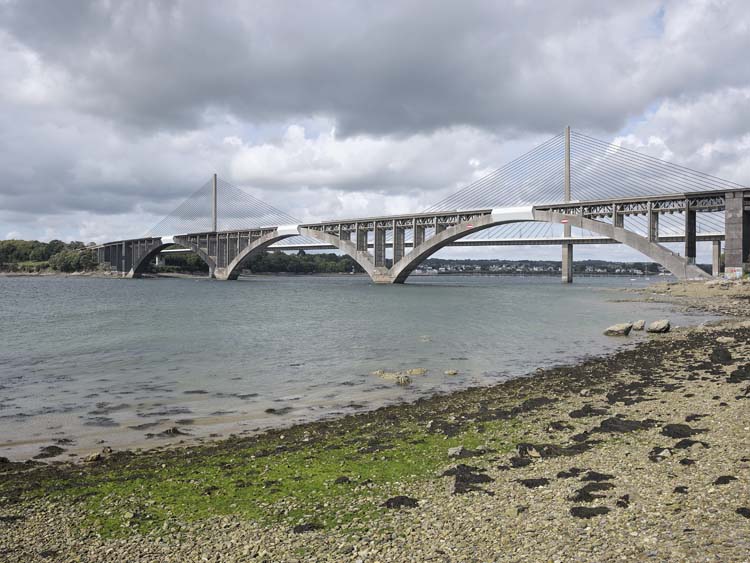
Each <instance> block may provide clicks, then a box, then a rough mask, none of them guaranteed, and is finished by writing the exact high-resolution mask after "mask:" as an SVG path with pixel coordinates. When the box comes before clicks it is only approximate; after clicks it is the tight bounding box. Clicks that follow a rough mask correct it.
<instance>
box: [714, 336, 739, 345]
mask: <svg viewBox="0 0 750 563" xmlns="http://www.w3.org/2000/svg"><path fill="white" fill-rule="evenodd" d="M716 342H718V343H719V344H732V343H733V342H736V339H735V337H734V336H719V337H718V338H717V339H716Z"/></svg>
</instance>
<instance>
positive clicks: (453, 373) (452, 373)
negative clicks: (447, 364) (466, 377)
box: [443, 369, 458, 375]
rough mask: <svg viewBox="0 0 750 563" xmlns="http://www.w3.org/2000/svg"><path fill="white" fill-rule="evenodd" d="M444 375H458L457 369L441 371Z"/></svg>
mask: <svg viewBox="0 0 750 563" xmlns="http://www.w3.org/2000/svg"><path fill="white" fill-rule="evenodd" d="M443 373H444V374H445V375H458V370H457V369H447V370H445V371H444V372H443Z"/></svg>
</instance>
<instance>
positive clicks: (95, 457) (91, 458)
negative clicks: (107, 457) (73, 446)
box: [83, 453, 102, 463]
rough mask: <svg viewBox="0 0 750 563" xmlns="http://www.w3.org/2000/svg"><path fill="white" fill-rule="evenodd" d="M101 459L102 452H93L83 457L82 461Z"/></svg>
mask: <svg viewBox="0 0 750 563" xmlns="http://www.w3.org/2000/svg"><path fill="white" fill-rule="evenodd" d="M101 459H102V454H100V453H94V454H90V455H87V456H86V457H85V458H83V461H85V462H87V463H93V462H95V461H101Z"/></svg>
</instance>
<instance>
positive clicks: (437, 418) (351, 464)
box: [0, 284, 750, 561]
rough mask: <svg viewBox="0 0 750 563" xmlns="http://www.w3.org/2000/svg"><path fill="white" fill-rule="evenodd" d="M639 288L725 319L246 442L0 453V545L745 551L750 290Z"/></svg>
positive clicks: (247, 550)
mask: <svg viewBox="0 0 750 563" xmlns="http://www.w3.org/2000/svg"><path fill="white" fill-rule="evenodd" d="M722 287H726V289H722ZM633 298H637V299H654V300H657V299H658V300H661V299H663V300H667V301H669V302H670V303H673V304H674V305H677V306H680V307H688V308H689V307H701V308H705V309H710V310H712V311H713V312H715V313H720V314H724V315H731V316H732V317H733V318H730V319H728V320H725V321H721V322H717V323H711V326H701V327H695V328H692V329H684V330H679V331H677V332H674V333H670V334H667V335H660V336H654V337H652V338H650V339H649V340H647V341H645V342H643V343H641V344H638V345H637V346H636V347H635V348H633V349H629V350H624V351H621V352H619V353H616V354H613V355H611V356H608V357H603V358H598V359H591V360H588V361H586V362H583V363H580V364H578V365H574V366H568V367H562V368H556V369H552V370H546V371H542V370H539V371H538V373H535V374H534V375H533V377H528V378H522V379H516V380H512V381H509V382H506V383H503V384H500V385H496V386H493V387H489V388H477V389H469V390H465V391H460V392H457V393H453V394H450V395H446V396H439V397H434V398H430V399H423V400H419V401H417V402H416V403H414V404H411V405H407V406H391V407H386V408H382V409H379V410H377V411H373V412H369V413H362V414H359V415H353V416H348V417H345V418H341V419H336V420H331V421H324V422H316V423H310V424H305V425H299V426H296V427H294V428H290V429H284V430H277V431H271V432H268V433H265V434H262V435H259V436H255V437H251V438H232V439H229V440H226V441H221V442H217V443H213V444H210V445H205V446H196V447H190V448H177V449H169V450H164V451H160V450H153V451H149V452H146V453H143V454H133V453H130V452H112V453H109V452H103V453H102V454H100V455H99V456H94V458H93V459H92V461H90V462H88V463H86V464H84V465H83V466H75V465H66V464H59V465H43V464H41V463H36V462H35V463H23V464H14V463H5V464H2V465H0V472H1V473H2V480H0V526H2V531H3V532H5V533H4V534H0V556H2V557H4V558H5V559H4V560H8V561H36V560H40V561H49V560H59V561H76V560H83V561H133V560H139V558H140V560H142V561H204V560H205V561H260V560H265V561H357V560H362V561H478V560H479V561H485V560H486V561H555V560H557V561H578V560H580V561H622V560H628V561H631V560H642V559H646V560H656V561H746V560H747V553H748V550H750V543H749V540H748V537H750V519H748V516H750V447H749V445H750V439H749V438H748V436H750V434H749V432H750V428H748V427H747V425H748V422H747V420H748V417H747V415H748V412H749V411H750V407H749V406H748V405H749V403H748V400H750V345H749V344H748V342H750V322H748V321H747V317H748V316H750V310H749V309H750V286H748V285H745V286H742V285H740V284H715V285H714V286H709V285H705V284H687V285H682V284H670V285H668V286H659V287H656V288H652V289H649V290H646V291H644V292H643V294H641V295H638V296H633ZM708 298H711V301H710V302H709V301H708V300H707V299H708Z"/></svg>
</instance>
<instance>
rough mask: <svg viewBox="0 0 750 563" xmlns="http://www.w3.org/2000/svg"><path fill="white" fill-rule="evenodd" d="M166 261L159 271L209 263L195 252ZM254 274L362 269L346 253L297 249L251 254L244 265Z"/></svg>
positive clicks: (191, 268)
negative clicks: (310, 252)
mask: <svg viewBox="0 0 750 563" xmlns="http://www.w3.org/2000/svg"><path fill="white" fill-rule="evenodd" d="M166 256H167V259H166V260H167V264H166V265H165V266H160V267H159V268H158V271H161V272H207V271H208V266H207V265H206V263H205V262H203V260H201V259H200V258H199V257H198V256H197V255H195V254H192V253H190V254H187V253H186V254H168V255H166ZM245 267H246V268H247V269H248V270H250V271H252V272H254V273H258V274H260V273H289V274H335V273H349V272H352V271H353V272H358V273H359V272H363V271H364V270H362V268H361V267H360V266H359V264H357V263H356V262H355V261H354V260H353V259H351V258H350V257H349V256H339V255H338V254H333V253H326V254H307V253H306V252H305V251H304V250H300V251H299V252H297V253H296V254H286V253H284V252H280V251H276V252H266V253H262V254H259V255H257V256H253V257H252V258H251V259H250V261H249V262H248V263H247V265H246V266H245Z"/></svg>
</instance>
